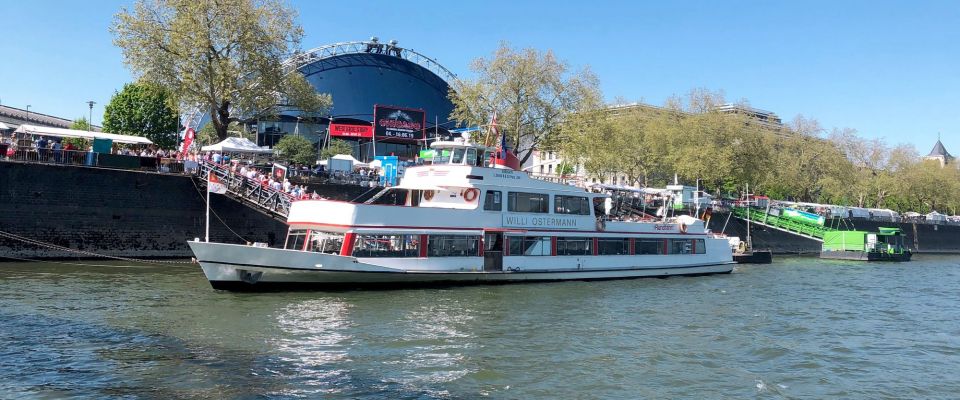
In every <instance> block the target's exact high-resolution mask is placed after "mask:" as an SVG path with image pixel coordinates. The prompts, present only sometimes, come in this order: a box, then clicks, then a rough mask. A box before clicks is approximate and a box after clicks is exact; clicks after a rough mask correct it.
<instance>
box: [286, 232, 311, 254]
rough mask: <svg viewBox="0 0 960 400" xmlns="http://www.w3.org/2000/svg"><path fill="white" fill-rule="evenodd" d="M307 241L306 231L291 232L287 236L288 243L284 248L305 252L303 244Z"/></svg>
mask: <svg viewBox="0 0 960 400" xmlns="http://www.w3.org/2000/svg"><path fill="white" fill-rule="evenodd" d="M305 240H307V231H306V230H305V229H297V230H291V231H290V233H289V234H288V235H287V242H286V243H285V244H284V246H283V248H285V249H288V250H303V242H304V241H305Z"/></svg>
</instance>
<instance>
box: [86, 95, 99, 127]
mask: <svg viewBox="0 0 960 400" xmlns="http://www.w3.org/2000/svg"><path fill="white" fill-rule="evenodd" d="M94 104H97V102H95V101H93V100H90V101H88V102H87V105H89V106H90V116H89V117H88V118H89V119H88V120H87V131H90V132H92V131H93V105H94Z"/></svg>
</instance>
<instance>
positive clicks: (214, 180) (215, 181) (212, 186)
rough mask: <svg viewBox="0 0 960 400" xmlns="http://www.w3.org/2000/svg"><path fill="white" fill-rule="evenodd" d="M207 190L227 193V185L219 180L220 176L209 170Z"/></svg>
mask: <svg viewBox="0 0 960 400" xmlns="http://www.w3.org/2000/svg"><path fill="white" fill-rule="evenodd" d="M207 192H209V193H216V194H224V193H227V185H224V184H223V183H221V182H220V178H219V177H218V176H217V174H215V173H213V171H210V175H209V176H208V177H207Z"/></svg>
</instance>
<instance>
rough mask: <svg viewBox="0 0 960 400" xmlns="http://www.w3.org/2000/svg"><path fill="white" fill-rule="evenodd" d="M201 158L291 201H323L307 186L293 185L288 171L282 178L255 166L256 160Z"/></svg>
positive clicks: (212, 155)
mask: <svg viewBox="0 0 960 400" xmlns="http://www.w3.org/2000/svg"><path fill="white" fill-rule="evenodd" d="M200 158H201V159H202V160H203V161H206V162H209V163H213V164H216V165H219V166H220V167H221V168H225V169H226V170H227V171H228V172H229V173H230V174H231V175H234V176H238V177H241V178H243V179H244V181H245V182H248V183H250V184H252V185H260V186H261V187H264V188H270V189H271V190H274V191H277V192H280V193H283V194H285V195H287V196H288V197H289V198H290V199H291V200H318V199H323V197H322V196H320V194H318V193H317V192H316V191H313V192H311V191H310V190H309V189H308V188H307V186H306V185H296V184H293V183H291V182H290V179H288V178H287V176H286V171H284V173H283V174H282V175H281V176H278V175H276V174H273V173H271V172H270V171H268V170H267V169H266V168H258V167H256V166H254V165H253V163H254V160H251V159H242V158H240V159H236V158H231V157H230V156H229V155H226V154H220V153H217V152H206V153H203V154H202V155H201V156H200Z"/></svg>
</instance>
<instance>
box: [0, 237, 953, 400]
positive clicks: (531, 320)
mask: <svg viewBox="0 0 960 400" xmlns="http://www.w3.org/2000/svg"><path fill="white" fill-rule="evenodd" d="M100 264H103V263H100ZM958 290H960V258H958V257H947V256H927V255H921V256H917V257H916V259H915V261H913V262H910V263H905V264H867V263H856V262H840V261H820V260H818V259H815V258H809V257H806V258H801V257H789V258H783V257H781V258H780V259H778V260H777V261H776V263H775V264H773V265H745V266H738V267H737V269H736V270H735V271H734V273H733V274H730V275H717V276H707V277H695V278H669V279H640V280H625V281H603V282H567V283H553V284H521V285H506V286H481V287H464V288H447V289H411V290H394V291H355V292H336V293H329V292H299V293H267V294H235V293H229V292H218V291H214V290H212V289H211V288H210V287H209V285H208V284H207V282H206V281H205V280H204V278H203V275H202V273H201V272H200V271H199V268H198V267H196V266H192V265H164V266H159V265H147V266H126V265H123V264H108V265H99V266H97V265H84V266H77V265H64V264H54V263H3V264H0V398H4V399H11V398H67V397H72V398H98V399H101V398H124V399H171V398H204V399H207V398H383V399H401V398H424V399H435V398H440V399H443V398H478V397H489V398H506V399H530V398H566V399H570V398H610V399H614V398H623V399H633V398H698V399H699V398H731V399H743V398H761V399H781V398H782V399H791V398H816V399H819V398H860V399H881V398H890V399H895V398H925V399H929V398H957V397H958V396H960V307H958V305H960V291H958Z"/></svg>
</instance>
